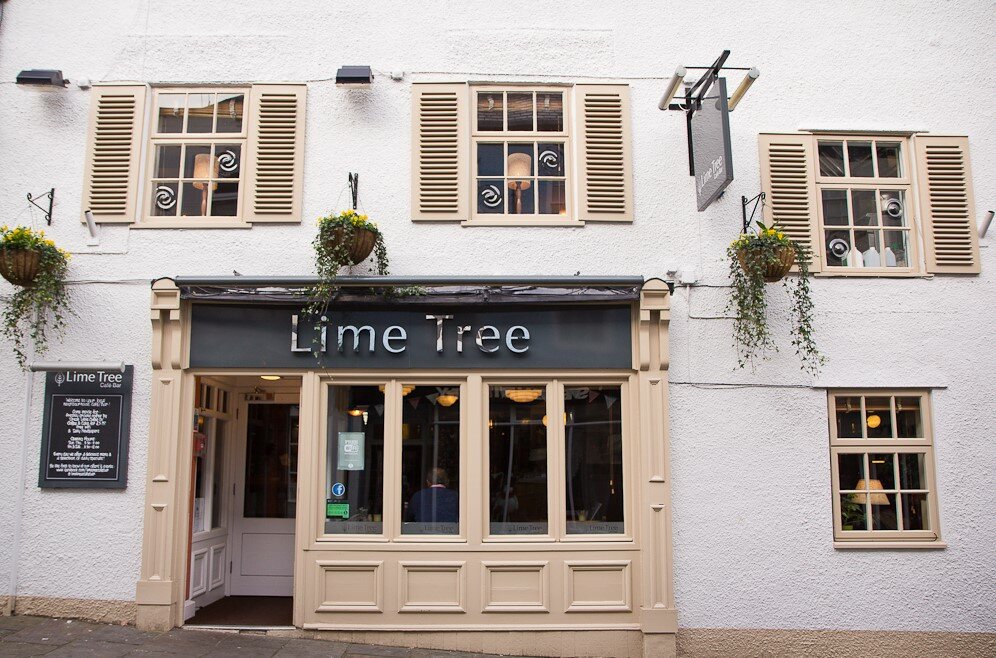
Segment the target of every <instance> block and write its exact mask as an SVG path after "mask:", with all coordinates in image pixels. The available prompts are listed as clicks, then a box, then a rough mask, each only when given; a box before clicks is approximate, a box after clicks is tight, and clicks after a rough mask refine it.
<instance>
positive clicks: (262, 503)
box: [243, 404, 299, 519]
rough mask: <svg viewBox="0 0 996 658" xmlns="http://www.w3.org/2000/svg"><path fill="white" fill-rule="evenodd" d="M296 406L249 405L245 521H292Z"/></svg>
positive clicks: (294, 480)
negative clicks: (251, 519) (250, 519)
mask: <svg viewBox="0 0 996 658" xmlns="http://www.w3.org/2000/svg"><path fill="white" fill-rule="evenodd" d="M298 419H299V415H298V406H297V405H296V404H250V405H249V414H248V421H247V423H248V430H247V434H246V437H247V438H246V481H245V504H244V505H243V515H244V516H245V517H246V518H267V519H293V518H294V514H295V512H296V508H297V505H296V504H295V498H296V492H297V434H298Z"/></svg>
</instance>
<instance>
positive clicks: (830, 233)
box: [759, 133, 980, 276]
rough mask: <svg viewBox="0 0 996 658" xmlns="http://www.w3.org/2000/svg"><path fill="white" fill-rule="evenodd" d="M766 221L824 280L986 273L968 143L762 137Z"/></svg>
mask: <svg viewBox="0 0 996 658" xmlns="http://www.w3.org/2000/svg"><path fill="white" fill-rule="evenodd" d="M759 141H760V160H761V187H762V190H763V191H764V192H765V193H766V194H767V199H766V203H765V207H764V215H765V219H766V221H767V222H768V223H773V224H776V225H777V226H779V227H780V228H782V229H783V230H784V231H785V232H786V233H787V234H788V235H789V237H791V238H792V239H793V240H795V241H796V242H798V243H800V244H803V245H806V246H808V247H809V248H810V249H811V250H812V260H811V263H810V269H811V270H813V271H814V272H822V273H823V274H824V275H863V276H909V275H917V274H923V273H925V272H926V273H938V274H943V273H951V274H977V273H978V272H979V267H980V264H979V243H978V236H977V234H976V230H975V217H974V215H975V202H974V199H973V196H972V176H971V169H970V167H969V157H968V139H967V138H966V137H946V136H936V135H913V136H912V137H910V136H905V135H904V136H900V135H844V134H832V133H819V134H762V135H760V139H759Z"/></svg>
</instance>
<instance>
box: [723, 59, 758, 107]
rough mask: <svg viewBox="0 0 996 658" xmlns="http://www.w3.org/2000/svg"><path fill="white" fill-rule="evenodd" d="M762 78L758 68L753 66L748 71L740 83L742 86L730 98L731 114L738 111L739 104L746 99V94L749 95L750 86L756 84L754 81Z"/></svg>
mask: <svg viewBox="0 0 996 658" xmlns="http://www.w3.org/2000/svg"><path fill="white" fill-rule="evenodd" d="M760 76H761V72H760V71H758V70H757V67H754V66H752V67H751V68H750V70H749V71H747V75H745V76H744V79H743V80H741V81H740V86H738V87H737V88H736V90H735V91H734V92H733V95H732V96H730V103H729V107H730V112H732V111H733V110H735V109H737V103H739V102H740V100H741V99H742V98H743V97H744V94H746V93H747V90H748V89H750V86H751V85H752V84H754V81H755V80H757V79H758V78H759V77H760Z"/></svg>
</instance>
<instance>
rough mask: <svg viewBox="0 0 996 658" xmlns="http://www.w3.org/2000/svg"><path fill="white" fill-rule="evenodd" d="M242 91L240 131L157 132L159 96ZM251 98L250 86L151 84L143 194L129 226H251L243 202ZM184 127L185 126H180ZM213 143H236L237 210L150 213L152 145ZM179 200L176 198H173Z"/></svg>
mask: <svg viewBox="0 0 996 658" xmlns="http://www.w3.org/2000/svg"><path fill="white" fill-rule="evenodd" d="M224 93H232V94H242V95H243V101H242V131H241V133H217V132H210V133H189V132H183V133H161V132H159V131H158V116H159V114H158V112H159V110H158V108H159V98H160V96H163V95H170V94H184V95H187V96H189V95H190V94H224ZM251 97H252V85H245V86H241V85H234V86H217V87H211V86H207V87H204V86H201V87H195V86H191V87H184V86H170V87H154V88H153V89H152V98H151V102H150V103H149V108H150V109H148V130H147V131H146V137H145V140H144V143H143V146H144V148H145V150H146V155H145V158H144V160H145V166H144V168H143V171H142V186H141V189H142V190H143V192H144V194H142V195H141V197H142V198H140V199H139V203H140V204H141V211H140V214H139V221H138V222H137V223H136V224H134V225H133V227H139V228H250V227H251V226H252V225H251V223H249V222H248V221H246V216H247V212H246V203H247V202H248V193H247V189H248V187H249V184H250V177H249V173H250V171H251V170H250V167H249V146H250V141H251V135H252V127H251V126H250V123H251V116H250V115H251V112H250V108H251V102H252V100H251ZM184 127H186V126H184ZM216 144H239V145H240V146H241V149H242V154H241V163H240V165H239V166H240V176H239V193H238V201H237V203H238V206H237V213H236V214H235V215H196V216H183V215H180V214H179V209H178V211H177V214H176V215H175V216H173V217H163V216H157V215H153V214H152V211H151V207H150V203H151V202H152V199H153V198H154V196H155V189H156V180H157V179H156V177H155V176H154V174H155V162H156V147H157V146H160V145H175V146H183V145H208V146H211V147H213V146H214V145H216ZM179 173H180V174H183V161H182V159H181V161H180V172H179ZM183 178H184V177H183V176H182V175H181V176H180V177H179V179H178V180H179V185H180V187H181V189H182V186H183V183H184V180H183ZM177 203H179V200H178V201H177Z"/></svg>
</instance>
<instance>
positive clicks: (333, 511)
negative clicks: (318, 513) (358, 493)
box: [325, 501, 349, 519]
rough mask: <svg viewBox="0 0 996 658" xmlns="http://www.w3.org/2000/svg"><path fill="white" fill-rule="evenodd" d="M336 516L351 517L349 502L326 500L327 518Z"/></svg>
mask: <svg viewBox="0 0 996 658" xmlns="http://www.w3.org/2000/svg"><path fill="white" fill-rule="evenodd" d="M336 517H339V518H343V519H348V518H349V503H333V502H331V501H325V518H327V519H334V518H336Z"/></svg>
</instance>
